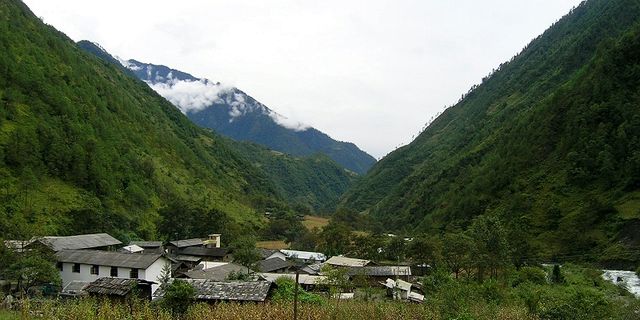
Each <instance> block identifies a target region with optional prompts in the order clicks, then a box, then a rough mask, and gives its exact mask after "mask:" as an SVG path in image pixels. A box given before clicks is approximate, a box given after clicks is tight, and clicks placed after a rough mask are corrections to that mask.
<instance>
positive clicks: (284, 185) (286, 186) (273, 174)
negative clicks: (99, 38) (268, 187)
mask: <svg viewBox="0 0 640 320" xmlns="http://www.w3.org/2000/svg"><path fill="white" fill-rule="evenodd" d="M78 47H79V48H81V49H82V50H85V51H87V52H89V53H91V54H93V55H95V56H97V57H98V58H100V59H102V60H103V61H105V62H107V63H109V64H111V65H112V66H115V67H116V68H120V69H122V70H123V71H125V72H126V73H128V74H130V75H132V76H133V77H135V78H136V79H137V76H136V75H135V74H134V73H133V72H132V69H133V70H136V68H135V67H131V65H130V64H129V62H125V63H124V65H128V66H130V67H131V68H132V69H129V68H125V67H124V66H123V65H122V64H121V63H120V61H119V60H118V59H116V58H115V57H113V56H112V55H111V54H110V53H108V52H107V51H106V50H105V49H104V48H102V47H101V46H100V45H98V44H95V43H93V42H90V41H86V40H83V41H79V42H78ZM156 70H160V71H159V72H157V73H159V74H168V73H171V74H172V75H175V77H178V78H180V79H184V80H185V81H189V82H192V83H190V84H191V85H193V84H195V85H196V86H198V85H200V84H203V85H204V86H205V87H206V86H208V85H209V82H208V81H206V80H204V81H202V82H200V80H198V79H196V78H194V77H193V76H191V75H189V74H186V73H181V72H179V71H175V70H170V69H168V68H166V67H156ZM138 71H139V70H138ZM215 86H219V84H216V85H215ZM237 92H239V91H237ZM264 108H265V109H263V110H264V112H272V111H270V110H268V109H266V107H264ZM228 146H229V147H230V148H232V149H234V150H235V151H236V152H238V153H239V154H241V155H243V156H244V157H245V158H246V159H247V160H248V161H249V162H250V163H251V164H252V165H253V166H254V167H255V168H256V169H257V170H259V171H261V172H262V173H263V174H264V175H266V177H267V178H268V179H269V181H270V182H271V183H272V185H273V188H274V191H275V193H276V195H277V196H278V197H279V198H281V199H284V201H286V202H287V203H288V204H289V205H290V206H291V207H292V208H293V209H295V210H296V211H297V212H298V213H305V212H315V213H328V212H333V211H334V210H335V207H336V205H337V203H338V200H339V199H340V197H341V196H342V194H343V193H344V192H345V191H346V190H347V189H348V188H349V187H350V186H351V184H352V183H353V181H354V180H355V179H356V177H357V175H356V174H355V173H353V172H352V171H349V170H346V169H344V168H343V167H342V166H340V165H339V164H337V163H336V162H335V161H333V160H332V159H330V158H329V157H327V156H326V155H323V154H321V153H316V154H312V155H309V156H304V157H300V156H291V155H287V154H284V153H282V152H278V151H272V150H269V149H267V148H266V147H264V146H260V145H258V144H255V143H252V142H248V141H231V140H230V141H228ZM269 209H270V210H273V208H269Z"/></svg>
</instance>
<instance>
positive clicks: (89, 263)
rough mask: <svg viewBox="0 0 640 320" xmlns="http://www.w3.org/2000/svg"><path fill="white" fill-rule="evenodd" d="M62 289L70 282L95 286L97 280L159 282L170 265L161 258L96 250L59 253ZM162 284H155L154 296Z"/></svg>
mask: <svg viewBox="0 0 640 320" xmlns="http://www.w3.org/2000/svg"><path fill="white" fill-rule="evenodd" d="M56 258H57V260H58V265H57V266H58V270H60V277H61V278H62V286H63V287H64V286H66V285H67V284H69V283H70V282H71V281H85V282H93V281H95V280H97V279H98V278H103V277H113V278H130V279H143V280H147V281H153V282H158V281H159V280H158V279H159V278H160V276H161V274H162V269H163V267H164V266H165V265H169V266H170V265H171V262H170V261H169V260H168V259H167V258H165V257H164V256H163V255H161V254H157V253H152V254H146V253H123V252H112V251H97V250H63V251H60V252H57V253H56ZM158 286H159V284H154V285H152V287H151V291H152V292H154V291H155V290H156V289H157V288H158Z"/></svg>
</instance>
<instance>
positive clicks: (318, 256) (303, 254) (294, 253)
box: [280, 250, 327, 261]
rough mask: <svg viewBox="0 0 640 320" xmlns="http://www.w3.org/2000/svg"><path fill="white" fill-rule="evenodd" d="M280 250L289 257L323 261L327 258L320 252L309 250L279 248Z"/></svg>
mask: <svg viewBox="0 0 640 320" xmlns="http://www.w3.org/2000/svg"><path fill="white" fill-rule="evenodd" d="M280 252H282V253H284V254H285V255H286V256H287V258H290V259H302V260H315V261H325V260H327V256H325V255H324V254H323V253H320V252H311V251H298V250H280Z"/></svg>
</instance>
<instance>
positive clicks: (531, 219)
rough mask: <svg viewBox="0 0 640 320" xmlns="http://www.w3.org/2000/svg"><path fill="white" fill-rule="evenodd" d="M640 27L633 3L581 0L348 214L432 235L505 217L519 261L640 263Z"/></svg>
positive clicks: (424, 137)
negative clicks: (486, 216)
mask: <svg viewBox="0 0 640 320" xmlns="http://www.w3.org/2000/svg"><path fill="white" fill-rule="evenodd" d="M639 23H640V2H638V1H634V0H590V1H586V2H584V3H582V4H581V5H580V6H579V7H578V8H575V9H574V10H573V11H572V12H571V13H570V14H568V15H567V16H565V17H563V18H562V19H561V20H560V21H558V22H557V23H555V24H554V25H553V26H552V27H551V28H549V29H548V30H547V31H546V32H545V33H544V34H542V35H541V36H539V37H538V38H536V39H535V40H533V41H532V42H531V43H530V44H529V45H528V46H527V47H526V48H525V49H524V50H523V51H522V52H521V53H520V54H518V55H517V56H515V57H514V58H513V59H512V60H511V61H509V62H508V63H505V64H502V65H501V66H500V67H499V68H498V70H496V71H495V72H493V73H492V74H491V75H490V76H488V77H487V78H485V79H484V80H483V82H482V84H481V85H479V86H477V87H474V88H472V90H470V91H469V92H468V93H467V94H466V95H465V96H464V97H463V99H462V100H461V101H460V102H459V103H458V104H456V105H455V106H453V107H451V108H449V109H447V110H446V111H445V112H444V113H443V114H442V115H441V116H440V117H438V118H437V119H436V120H435V121H434V122H433V123H431V124H430V125H429V126H428V127H427V129H426V130H425V131H424V132H423V133H422V134H421V135H419V136H418V138H417V139H416V140H414V141H413V142H412V143H410V144H409V145H407V146H405V147H403V148H401V149H399V150H397V151H395V152H393V153H392V154H390V155H389V156H387V157H385V158H384V159H383V160H381V161H380V162H379V163H378V164H377V165H375V166H374V168H372V169H371V171H370V172H369V174H368V175H367V176H365V177H364V178H363V179H362V180H361V181H360V182H359V183H358V184H357V185H356V186H355V187H354V188H352V189H351V190H350V191H349V192H348V193H347V194H346V196H345V197H344V198H343V201H342V203H341V208H342V209H348V210H353V211H359V212H367V213H369V214H370V215H371V216H372V217H373V218H374V219H377V220H379V221H380V222H382V223H383V224H384V225H385V226H388V227H389V228H391V229H396V230H403V229H404V230H416V228H415V227H414V226H416V225H417V226H418V227H417V230H420V231H427V232H432V233H437V232H442V231H445V230H454V229H457V228H465V227H466V226H467V225H468V223H469V221H470V220H471V219H472V218H473V217H474V216H478V215H483V214H490V215H496V216H498V217H500V218H501V220H503V221H504V222H505V223H506V224H507V225H508V227H509V230H510V232H511V234H512V239H513V240H514V241H513V243H514V244H515V243H520V244H521V245H522V247H520V248H517V249H518V250H522V252H521V253H519V254H520V255H522V257H523V258H529V257H531V258H533V257H538V258H543V259H551V258H553V257H556V258H562V257H564V258H578V259H581V258H584V259H589V260H596V259H597V260H601V261H607V262H611V263H625V261H627V262H628V261H634V260H635V261H638V260H640V257H639V255H638V250H637V248H638V246H639V245H640V236H638V234H639V233H638V228H639V227H640V192H639V187H640V95H639V93H640V29H639V28H640V27H639ZM524 247H526V248H524Z"/></svg>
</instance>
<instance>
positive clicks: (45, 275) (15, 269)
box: [3, 251, 61, 292]
mask: <svg viewBox="0 0 640 320" xmlns="http://www.w3.org/2000/svg"><path fill="white" fill-rule="evenodd" d="M12 257H13V259H12V260H10V261H13V262H11V263H9V264H8V266H7V267H6V270H5V272H3V273H4V276H5V277H6V279H8V280H13V281H16V282H17V283H18V289H19V290H21V291H23V292H28V291H29V289H30V288H32V287H35V286H38V285H43V284H53V285H55V286H59V285H60V284H61V279H60V272H59V271H58V270H57V269H56V267H55V261H56V260H55V258H54V257H53V256H52V255H50V254H46V253H43V252H39V251H28V252H24V253H20V254H13V255H12Z"/></svg>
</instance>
